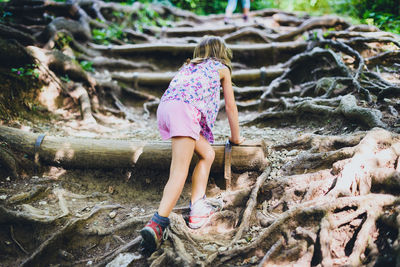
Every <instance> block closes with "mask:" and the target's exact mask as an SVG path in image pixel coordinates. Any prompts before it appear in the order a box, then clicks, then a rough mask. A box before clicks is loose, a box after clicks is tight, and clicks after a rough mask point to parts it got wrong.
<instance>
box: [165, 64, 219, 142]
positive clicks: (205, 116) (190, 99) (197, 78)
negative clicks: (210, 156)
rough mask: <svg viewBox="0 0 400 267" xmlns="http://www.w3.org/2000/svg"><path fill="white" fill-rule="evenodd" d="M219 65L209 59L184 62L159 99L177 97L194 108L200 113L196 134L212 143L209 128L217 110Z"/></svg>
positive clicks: (212, 124)
mask: <svg viewBox="0 0 400 267" xmlns="http://www.w3.org/2000/svg"><path fill="white" fill-rule="evenodd" d="M222 68H226V66H225V65H224V64H222V63H221V62H219V61H218V60H215V59H212V58H208V59H206V60H204V61H203V62H201V63H199V64H193V63H189V64H185V65H183V66H182V68H181V69H180V70H179V71H178V73H177V74H176V75H175V77H174V78H173V79H172V81H171V83H170V84H169V86H168V89H167V90H166V91H165V92H164V95H163V96H162V98H161V102H165V101H171V100H179V101H183V102H185V103H189V104H191V105H193V106H194V107H195V108H197V110H199V111H200V113H201V119H200V127H201V131H200V134H202V135H203V136H204V137H205V138H206V139H207V140H208V141H209V142H210V143H214V136H213V134H212V131H211V129H212V128H213V126H214V123H215V119H216V118H217V114H218V111H219V101H220V90H221V82H220V78H219V72H218V70H220V69H222Z"/></svg>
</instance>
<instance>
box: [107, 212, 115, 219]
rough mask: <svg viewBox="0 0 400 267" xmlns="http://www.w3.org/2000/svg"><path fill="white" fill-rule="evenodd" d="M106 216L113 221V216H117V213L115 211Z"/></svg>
mask: <svg viewBox="0 0 400 267" xmlns="http://www.w3.org/2000/svg"><path fill="white" fill-rule="evenodd" d="M108 216H110V218H111V219H114V218H115V216H117V213H116V212H115V211H112V212H110V213H109V214H108Z"/></svg>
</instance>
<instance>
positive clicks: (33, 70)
mask: <svg viewBox="0 0 400 267" xmlns="http://www.w3.org/2000/svg"><path fill="white" fill-rule="evenodd" d="M11 72H13V73H15V74H17V75H18V76H31V77H32V78H36V79H37V78H39V70H38V69H37V65H36V64H27V65H25V66H23V67H19V68H12V69H11Z"/></svg>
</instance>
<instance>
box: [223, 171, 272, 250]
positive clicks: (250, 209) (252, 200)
mask: <svg viewBox="0 0 400 267" xmlns="http://www.w3.org/2000/svg"><path fill="white" fill-rule="evenodd" d="M270 172H271V168H269V167H267V169H266V170H265V171H264V172H263V173H262V174H261V175H260V176H259V177H258V178H257V182H256V184H255V185H254V187H253V190H252V191H251V194H250V197H249V200H248V201H247V204H246V209H245V211H244V213H243V217H242V218H241V223H240V225H239V227H238V229H237V232H236V234H235V236H234V237H233V239H232V241H231V243H230V246H232V245H233V244H234V243H236V241H238V240H239V239H240V238H241V237H242V235H243V232H246V231H248V228H249V225H250V218H251V216H252V215H253V213H254V208H255V206H256V204H257V195H258V191H259V189H260V187H261V186H262V185H263V184H264V182H265V180H266V179H267V178H268V176H269V174H270Z"/></svg>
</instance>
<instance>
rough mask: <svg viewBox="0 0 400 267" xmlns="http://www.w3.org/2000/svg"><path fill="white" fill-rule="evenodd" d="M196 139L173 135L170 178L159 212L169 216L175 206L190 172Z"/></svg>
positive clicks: (161, 214)
mask: <svg viewBox="0 0 400 267" xmlns="http://www.w3.org/2000/svg"><path fill="white" fill-rule="evenodd" d="M195 144H196V140H194V139H192V138H190V137H172V160H171V169H170V173H169V179H168V182H167V184H166V185H165V187H164V193H163V196H162V199H161V203H160V206H159V208H158V214H159V215H160V216H163V217H168V216H169V214H170V213H171V211H172V209H173V208H174V207H175V205H176V202H177V201H178V199H179V196H180V195H181V193H182V189H183V186H184V185H185V181H186V178H187V175H188V172H189V166H190V161H191V160H192V157H193V151H194V148H195Z"/></svg>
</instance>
